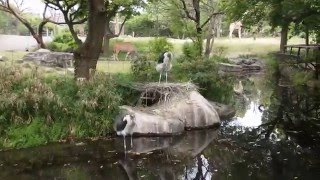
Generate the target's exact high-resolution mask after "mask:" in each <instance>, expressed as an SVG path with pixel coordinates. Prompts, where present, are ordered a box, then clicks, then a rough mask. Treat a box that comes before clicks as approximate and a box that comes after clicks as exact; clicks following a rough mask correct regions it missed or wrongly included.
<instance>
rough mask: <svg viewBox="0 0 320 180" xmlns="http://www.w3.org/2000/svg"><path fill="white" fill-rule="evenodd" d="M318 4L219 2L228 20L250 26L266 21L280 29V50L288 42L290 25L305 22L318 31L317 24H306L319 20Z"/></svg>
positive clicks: (305, 0) (312, 0)
mask: <svg viewBox="0 0 320 180" xmlns="http://www.w3.org/2000/svg"><path fill="white" fill-rule="evenodd" d="M319 4H320V2H319V1H317V0H252V1H242V0H221V6H222V8H224V9H225V11H226V14H227V15H228V17H229V19H232V20H238V19H242V20H243V21H244V22H245V24H248V25H252V24H255V23H258V22H259V21H262V20H267V21H268V22H269V24H270V25H271V26H272V27H273V28H275V27H280V28H281V42H280V50H283V49H284V46H285V45H286V44H287V40H288V31H289V27H290V24H291V23H295V24H299V23H302V22H305V24H308V25H309V26H308V28H310V29H318V28H317V26H319V25H318V23H314V24H313V23H306V22H307V19H310V18H311V17H312V19H318V18H319V14H320V13H319V11H320V10H319V7H320V5H319Z"/></svg>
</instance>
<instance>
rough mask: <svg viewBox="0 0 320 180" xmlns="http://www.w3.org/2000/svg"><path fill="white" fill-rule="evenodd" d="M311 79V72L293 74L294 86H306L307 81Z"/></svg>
mask: <svg viewBox="0 0 320 180" xmlns="http://www.w3.org/2000/svg"><path fill="white" fill-rule="evenodd" d="M312 78H313V74H312V72H308V71H300V72H299V71H297V72H295V73H294V74H293V83H294V85H296V86H302V85H306V84H307V82H308V81H309V80H311V79H312Z"/></svg>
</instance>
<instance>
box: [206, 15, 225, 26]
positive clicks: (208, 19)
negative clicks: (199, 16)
mask: <svg viewBox="0 0 320 180" xmlns="http://www.w3.org/2000/svg"><path fill="white" fill-rule="evenodd" d="M221 14H224V13H223V12H217V13H212V14H211V15H210V16H209V17H208V19H207V20H206V21H205V22H204V23H203V24H202V25H201V28H203V27H204V26H205V25H207V24H208V22H209V21H210V19H211V18H212V17H213V16H216V15H221Z"/></svg>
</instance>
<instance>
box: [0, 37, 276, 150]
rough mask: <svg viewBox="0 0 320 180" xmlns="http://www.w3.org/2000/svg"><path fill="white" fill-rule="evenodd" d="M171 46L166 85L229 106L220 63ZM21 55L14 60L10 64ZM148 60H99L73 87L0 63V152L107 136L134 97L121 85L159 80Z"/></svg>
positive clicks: (262, 45)
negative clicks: (191, 87) (189, 87)
mask: <svg viewBox="0 0 320 180" xmlns="http://www.w3.org/2000/svg"><path fill="white" fill-rule="evenodd" d="M150 40H151V39H140V38H132V39H129V40H128V41H134V42H135V44H136V45H139V43H140V45H141V47H140V49H143V48H146V49H147V47H148V42H149V41H150ZM171 41H172V42H173V47H172V48H173V49H172V51H173V52H174V57H175V60H174V62H173V63H174V66H173V69H172V72H171V73H170V74H169V81H172V82H186V81H192V82H194V83H196V84H197V85H199V86H200V92H201V94H203V95H204V96H205V97H206V98H208V99H210V100H214V101H218V102H224V103H228V102H230V100H231V98H232V94H233V92H232V84H233V82H232V79H230V78H228V77H224V78H220V77H219V76H218V75H217V72H218V70H217V66H216V63H217V62H221V61H222V62H223V61H225V60H226V59H224V58H220V57H217V56H214V57H212V58H210V59H196V58H193V57H191V58H190V57H186V56H183V55H182V54H183V50H182V49H183V48H182V47H183V44H184V43H185V42H186V41H184V40H170V42H171ZM268 42H269V40H268V41H266V42H264V41H253V40H245V39H242V40H239V39H234V40H228V39H220V40H219V39H218V40H217V41H216V44H215V47H216V48H215V50H214V51H215V54H218V55H225V56H233V55H234V54H249V53H250V54H259V53H263V52H265V53H267V52H270V51H272V50H275V49H276V48H277V43H271V44H270V43H268ZM142 45H143V46H142ZM219 47H220V49H219ZM6 53H7V52H6ZM232 53H234V54H232ZM23 54H24V52H20V53H19V54H16V55H15V58H13V61H14V60H16V59H20V58H21V56H22V55H23ZM179 54H180V55H182V56H180V57H179ZM0 55H6V56H7V57H9V58H10V56H9V55H10V54H9V55H8V54H3V52H0ZM156 55H158V54H156ZM12 57H13V56H12ZM150 57H152V56H144V59H140V62H139V63H136V64H135V65H134V66H133V67H131V65H132V64H130V62H129V61H106V60H105V58H103V57H102V58H101V60H100V61H98V65H97V69H98V72H99V73H98V74H97V75H96V77H94V78H93V80H91V81H89V82H85V83H77V82H75V81H74V79H73V76H72V75H70V74H61V72H58V71H55V70H54V71H51V70H50V71H51V72H50V73H48V71H47V70H45V68H40V67H36V66H33V65H26V64H16V63H12V62H11V61H8V62H5V63H3V62H0V92H1V94H0V124H1V126H0V148H12V147H15V148H16V147H18V148H19V147H30V146H36V145H40V144H45V143H47V142H52V141H59V140H66V139H73V138H89V137H101V136H105V135H106V134H108V133H110V132H113V128H112V126H113V119H114V117H115V116H116V115H117V114H118V107H119V105H122V104H129V105H132V102H134V101H135V98H136V97H137V95H136V94H135V93H136V92H133V91H132V89H130V88H128V86H123V85H124V84H130V83H132V82H134V81H140V82H149V81H157V80H158V77H159V74H158V73H157V72H156V71H155V69H154V64H152V63H150V61H155V59H150ZM62 72H63V69H62ZM100 72H103V73H101V74H100ZM105 72H107V73H111V75H106V74H105ZM117 73H121V74H117ZM59 74H61V75H59Z"/></svg>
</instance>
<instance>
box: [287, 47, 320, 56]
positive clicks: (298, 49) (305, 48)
mask: <svg viewBox="0 0 320 180" xmlns="http://www.w3.org/2000/svg"><path fill="white" fill-rule="evenodd" d="M294 49H297V53H296V54H295V52H294ZM303 49H304V50H305V52H306V53H305V57H308V56H309V53H310V50H314V51H320V44H310V45H303V44H301V45H299V44H298V45H286V46H284V51H283V53H284V54H289V55H294V56H297V57H299V58H302V56H301V50H303Z"/></svg>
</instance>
